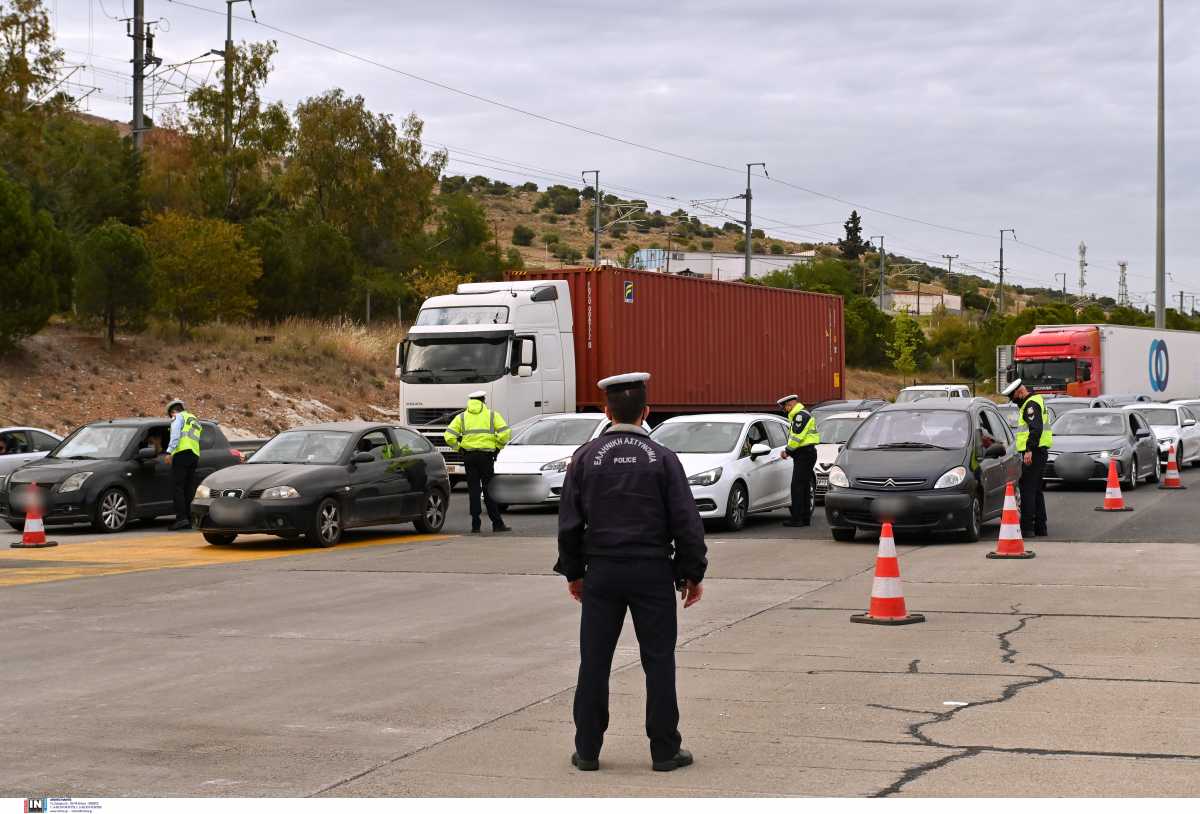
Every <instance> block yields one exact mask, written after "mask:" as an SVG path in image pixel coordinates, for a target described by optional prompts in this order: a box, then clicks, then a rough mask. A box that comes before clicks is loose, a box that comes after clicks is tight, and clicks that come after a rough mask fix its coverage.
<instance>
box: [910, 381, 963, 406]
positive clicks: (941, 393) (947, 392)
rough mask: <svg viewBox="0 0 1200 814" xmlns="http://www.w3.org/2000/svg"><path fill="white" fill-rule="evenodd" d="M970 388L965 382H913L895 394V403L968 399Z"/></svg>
mask: <svg viewBox="0 0 1200 814" xmlns="http://www.w3.org/2000/svg"><path fill="white" fill-rule="evenodd" d="M969 398H971V388H969V387H967V386H966V385H965V384H914V385H913V386H912V387H906V388H904V389H903V390H901V391H900V393H899V395H897V396H896V403H897V404H904V403H905V402H910V401H921V400H922V399H969Z"/></svg>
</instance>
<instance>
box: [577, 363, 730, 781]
mask: <svg viewBox="0 0 1200 814" xmlns="http://www.w3.org/2000/svg"><path fill="white" fill-rule="evenodd" d="M649 379H650V374H648V373H626V374H622V375H620V376H610V377H609V378H607V379H603V380H601V381H600V382H599V383H598V386H599V387H600V389H602V390H604V391H605V396H606V400H607V408H606V410H605V412H606V414H607V415H608V417H609V419H610V420H611V421H612V425H611V426H610V427H609V428H608V429H606V430H605V431H604V432H603V433H602V434H601V435H600V437H599V438H596V439H595V440H593V441H590V442H589V443H587V444H584V445H583V446H582V447H580V448H579V449H578V450H577V451H576V453H575V454H574V456H572V458H571V463H570V465H569V466H568V467H567V474H566V480H565V481H564V482H563V490H562V496H561V502H560V505H559V512H558V562H557V563H555V565H554V570H555V571H557V572H558V573H560V574H562V575H563V576H565V577H566V578H567V589H568V591H569V592H570V594H571V597H572V598H574V599H575V601H576V602H579V603H581V604H582V605H583V609H582V613H581V614H580V621H579V683H578V684H577V686H576V688H575V704H574V718H575V753H574V754H573V755H571V763H572V765H574V766H575V768H577V769H579V770H580V771H595V770H597V769H599V768H600V749H601V747H602V746H603V744H604V733H605V731H606V730H607V729H608V678H609V674H610V673H611V672H612V660H613V652H614V650H615V649H616V646H617V639H618V638H619V637H620V635H621V627H622V625H623V624H624V622H625V613H626V610H627V609H628V611H629V614H630V615H631V616H632V617H633V629H634V631H635V632H636V633H637V639H638V646H639V649H640V650H641V656H642V670H643V671H644V672H645V674H646V734H647V736H649V738H650V757H651V761H652V768H653V769H654V770H655V771H658V772H669V771H673V770H675V769H678V768H682V767H684V766H688V765H690V764H691V763H692V755H691V753H690V752H688V751H687V750H686V749H682V748H680V747H681V745H682V742H683V740H682V737H681V736H680V734H679V703H678V700H677V698H676V695H675V644H676V636H677V632H678V627H677V626H678V620H677V617H676V604H675V603H676V602H677V601H679V600H676V598H675V592H676V591H678V592H679V595H680V600H682V602H683V607H685V608H688V607H691V606H692V605H694V604H696V603H697V602H699V601H700V597H701V595H702V594H703V588H702V587H701V583H702V581H703V579H704V572H705V570H706V569H707V567H708V558H707V548H706V547H705V545H704V525H703V523H701V521H700V513H699V511H697V509H696V501H695V499H694V498H693V497H692V490H691V488H690V487H689V486H688V483H687V476H686V475H685V474H684V471H683V466H682V464H680V462H679V458H678V457H676V455H675V453H674V452H672V451H671V450H669V449H667V448H666V447H664V446H662V445H661V444H658V443H656V442H655V441H654V440H652V439H651V438H650V434H649V433H648V432H646V428H645V426H644V425H645V422H646V418H647V417H648V416H649V414H650V408H649V407H648V406H647V405H646V398H647V393H646V382H647V381H648V380H649Z"/></svg>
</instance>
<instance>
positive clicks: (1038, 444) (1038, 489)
mask: <svg viewBox="0 0 1200 814" xmlns="http://www.w3.org/2000/svg"><path fill="white" fill-rule="evenodd" d="M1004 395H1006V396H1008V397H1009V398H1010V399H1012V402H1013V404H1016V405H1017V409H1018V412H1017V452H1020V453H1021V463H1022V464H1024V466H1023V467H1022V468H1021V535H1022V536H1024V537H1045V536H1046V535H1047V534H1049V530H1048V529H1047V528H1046V496H1045V494H1043V492H1042V470H1044V469H1045V468H1046V459H1047V458H1049V457H1050V447H1051V445H1052V444H1053V443H1054V433H1052V432H1051V431H1050V422H1049V421H1046V402H1044V401H1042V397H1041V396H1035V395H1031V394H1030V393H1029V388H1028V387H1026V386H1025V385H1024V384H1022V383H1021V380H1020V379H1015V380H1013V381H1012V382H1011V383H1009V385H1008V387H1006V388H1004Z"/></svg>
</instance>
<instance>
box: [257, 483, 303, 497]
mask: <svg viewBox="0 0 1200 814" xmlns="http://www.w3.org/2000/svg"><path fill="white" fill-rule="evenodd" d="M291 497H300V493H299V492H297V491H296V490H295V489H294V488H292V487H291V486H272V487H271V488H270V489H264V490H263V493H262V499H263V500H287V499H288V498H291Z"/></svg>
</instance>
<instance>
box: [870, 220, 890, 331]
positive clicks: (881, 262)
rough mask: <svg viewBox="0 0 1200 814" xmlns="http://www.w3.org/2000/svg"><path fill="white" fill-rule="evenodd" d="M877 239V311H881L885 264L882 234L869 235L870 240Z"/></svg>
mask: <svg viewBox="0 0 1200 814" xmlns="http://www.w3.org/2000/svg"><path fill="white" fill-rule="evenodd" d="M876 238H878V239H879V313H881V314H882V313H883V287H884V280H885V279H886V278H885V277H884V268H885V266H886V264H887V260H886V259H885V257H886V255H885V254H884V251H883V235H871V237H870V240H875V239H876Z"/></svg>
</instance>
